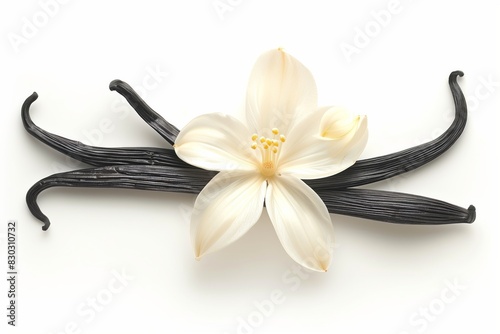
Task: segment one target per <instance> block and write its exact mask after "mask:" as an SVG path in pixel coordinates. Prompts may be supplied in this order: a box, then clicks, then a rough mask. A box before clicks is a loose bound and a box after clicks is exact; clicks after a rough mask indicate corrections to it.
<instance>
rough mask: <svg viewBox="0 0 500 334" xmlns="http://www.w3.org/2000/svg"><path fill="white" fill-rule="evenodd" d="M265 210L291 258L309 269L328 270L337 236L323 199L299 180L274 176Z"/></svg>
mask: <svg viewBox="0 0 500 334" xmlns="http://www.w3.org/2000/svg"><path fill="white" fill-rule="evenodd" d="M266 207H267V212H268V213H269V217H270V218H271V221H272V223H273V225H274V228H275V230H276V234H277V235H278V238H279V240H280V242H281V244H282V245H283V248H285V250H286V252H287V253H288V255H290V257H291V258H292V259H294V260H295V261H296V262H297V263H299V264H300V265H302V266H304V267H306V268H309V269H312V270H315V271H327V269H328V266H329V265H330V261H331V256H332V253H333V246H334V243H333V238H334V234H333V225H332V223H331V220H330V215H329V213H328V210H327V209H326V206H325V204H324V203H323V201H322V200H321V198H319V196H318V195H317V194H316V193H315V192H314V191H313V190H312V189H311V188H309V187H308V186H307V185H306V184H305V183H304V182H303V181H301V180H299V179H297V178H294V177H275V178H273V179H271V180H270V181H269V185H268V188H267V194H266Z"/></svg>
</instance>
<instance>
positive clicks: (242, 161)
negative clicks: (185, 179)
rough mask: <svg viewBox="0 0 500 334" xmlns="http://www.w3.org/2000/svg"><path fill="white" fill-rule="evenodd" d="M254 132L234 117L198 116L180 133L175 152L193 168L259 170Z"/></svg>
mask: <svg viewBox="0 0 500 334" xmlns="http://www.w3.org/2000/svg"><path fill="white" fill-rule="evenodd" d="M251 137H252V133H250V132H249V130H248V128H247V127H246V126H245V125H243V124H242V123H241V122H240V121H239V120H237V119H236V118H234V117H231V116H228V115H224V114H219V113H214V114H206V115H202V116H199V117H196V118H195V119H193V120H192V121H191V122H189V123H188V124H187V125H186V127H184V129H182V131H181V132H180V133H179V135H178V136H177V139H176V141H175V145H174V149H175V153H177V155H178V156H179V158H181V159H182V160H184V161H185V162H187V163H188V164H190V165H193V166H196V167H200V168H203V169H207V170H215V171H223V170H256V168H257V167H256V166H257V164H258V160H257V157H256V155H255V152H254V151H253V150H252V149H251V148H250V144H251Z"/></svg>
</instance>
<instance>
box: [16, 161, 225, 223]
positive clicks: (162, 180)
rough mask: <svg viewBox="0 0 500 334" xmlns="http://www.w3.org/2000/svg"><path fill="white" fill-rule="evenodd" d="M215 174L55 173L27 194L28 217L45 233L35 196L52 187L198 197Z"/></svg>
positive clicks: (132, 168) (133, 168)
mask: <svg viewBox="0 0 500 334" xmlns="http://www.w3.org/2000/svg"><path fill="white" fill-rule="evenodd" d="M215 174H217V173H216V172H207V171H205V170H203V169H199V168H191V169H189V168H175V167H167V166H151V165H149V166H147V165H119V166H106V167H97V168H87V169H80V170H75V171H71V172H63V173H57V174H54V175H51V176H48V177H46V178H44V179H42V180H40V181H38V182H37V183H35V184H34V185H33V186H32V187H31V188H30V189H29V190H28V193H27V194H26V203H27V204H28V208H29V209H30V211H31V213H32V214H33V215H34V216H35V217H36V218H37V219H39V220H41V221H42V222H43V223H44V226H43V227H42V229H43V230H44V231H46V230H47V229H48V228H49V226H50V220H49V218H48V217H47V216H46V215H44V214H43V213H42V211H41V210H40V207H39V206H38V203H37V198H38V195H39V194H40V193H41V192H42V191H44V190H46V189H48V188H52V187H83V188H126V189H141V190H156V191H167V192H181V193H194V194H197V193H199V192H200V191H201V190H202V189H203V187H205V185H206V184H207V183H208V181H210V179H212V177H214V176H215Z"/></svg>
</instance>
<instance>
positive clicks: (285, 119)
mask: <svg viewBox="0 0 500 334" xmlns="http://www.w3.org/2000/svg"><path fill="white" fill-rule="evenodd" d="M316 105H317V93H316V83H315V81H314V78H313V76H312V75H311V73H310V72H309V70H308V69H307V68H306V67H305V66H304V65H302V64H301V63H300V62H299V61H298V60H297V59H295V58H294V57H292V56H290V55H289V54H287V53H285V52H284V51H283V50H282V49H276V50H271V51H268V52H266V53H264V54H263V55H262V56H260V57H259V59H258V60H257V62H256V63H255V65H254V68H253V70H252V73H251V75H250V80H249V82H248V89H247V95H246V115H247V122H248V125H249V127H250V129H252V131H254V132H257V133H262V134H263V135H265V136H267V135H270V131H271V129H272V128H279V129H280V130H281V131H282V132H284V133H286V132H288V129H289V128H290V126H291V125H292V124H293V122H294V121H295V120H296V119H297V118H299V117H302V116H303V115H304V114H305V113H309V112H312V111H314V110H315V109H316ZM266 130H267V133H266Z"/></svg>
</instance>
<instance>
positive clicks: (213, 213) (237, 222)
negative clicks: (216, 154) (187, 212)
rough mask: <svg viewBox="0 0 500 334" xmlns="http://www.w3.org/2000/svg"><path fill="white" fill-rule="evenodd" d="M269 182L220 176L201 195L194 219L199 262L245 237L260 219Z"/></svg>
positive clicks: (249, 175)
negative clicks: (205, 256)
mask: <svg viewBox="0 0 500 334" xmlns="http://www.w3.org/2000/svg"><path fill="white" fill-rule="evenodd" d="M265 194H266V181H265V179H264V178H263V177H262V176H261V175H260V174H257V173H248V172H247V173H245V172H234V171H226V172H220V173H219V174H217V175H216V176H215V177H214V178H213V179H212V180H211V181H210V182H209V183H208V184H207V185H206V186H205V188H203V190H202V191H201V192H200V194H199V195H198V197H197V198H196V202H195V204H194V210H193V214H192V217H191V239H192V241H193V244H194V251H195V255H196V258H199V257H201V256H203V255H205V254H208V253H211V252H214V251H216V250H219V249H221V248H223V247H225V246H227V245H229V244H231V243H232V242H234V241H236V240H237V239H239V238H240V237H241V236H243V235H244V234H245V233H246V232H247V231H248V230H249V229H250V228H251V227H252V226H253V225H254V224H255V223H256V222H257V220H258V219H259V217H260V215H261V213H262V209H263V205H264V196H265Z"/></svg>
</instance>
